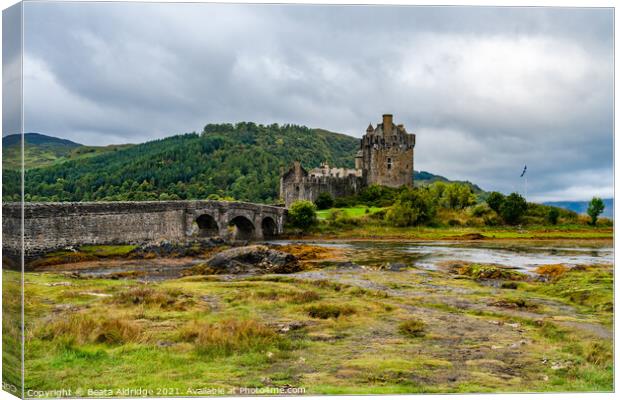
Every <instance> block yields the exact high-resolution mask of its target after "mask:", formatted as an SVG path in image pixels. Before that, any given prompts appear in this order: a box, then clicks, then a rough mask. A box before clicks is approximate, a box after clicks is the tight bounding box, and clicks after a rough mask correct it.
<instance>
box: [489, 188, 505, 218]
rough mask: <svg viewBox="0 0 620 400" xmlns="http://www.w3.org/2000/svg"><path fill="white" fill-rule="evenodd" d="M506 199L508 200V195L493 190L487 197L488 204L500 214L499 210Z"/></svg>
mask: <svg viewBox="0 0 620 400" xmlns="http://www.w3.org/2000/svg"><path fill="white" fill-rule="evenodd" d="M504 200H506V196H504V195H503V194H501V193H500V192H491V193H490V194H489V197H488V198H487V204H488V205H489V208H490V209H491V210H493V211H495V212H496V213H498V214H499V210H500V208H501V207H502V204H504Z"/></svg>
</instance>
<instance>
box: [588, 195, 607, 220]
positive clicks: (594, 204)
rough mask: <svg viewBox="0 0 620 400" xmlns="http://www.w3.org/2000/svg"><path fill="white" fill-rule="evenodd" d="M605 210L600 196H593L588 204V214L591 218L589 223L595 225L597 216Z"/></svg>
mask: <svg viewBox="0 0 620 400" xmlns="http://www.w3.org/2000/svg"><path fill="white" fill-rule="evenodd" d="M604 210H605V203H603V200H601V198H600V197H593V198H592V200H591V201H590V204H589V205H588V211H587V212H588V215H589V216H590V218H591V221H590V224H592V225H596V221H597V220H598V216H599V215H601V214H602V213H603V211H604Z"/></svg>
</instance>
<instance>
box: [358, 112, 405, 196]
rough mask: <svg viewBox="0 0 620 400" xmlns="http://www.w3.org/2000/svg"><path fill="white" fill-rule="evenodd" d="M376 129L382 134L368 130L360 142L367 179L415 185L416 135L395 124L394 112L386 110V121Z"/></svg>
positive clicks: (375, 181) (387, 183)
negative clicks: (414, 157) (414, 154)
mask: <svg viewBox="0 0 620 400" xmlns="http://www.w3.org/2000/svg"><path fill="white" fill-rule="evenodd" d="M373 132H376V133H378V134H380V135H381V136H377V135H372V134H371V133H370V132H368V130H367V131H366V135H364V136H363V137H362V140H361V145H360V151H361V153H362V162H361V165H362V175H363V177H364V180H365V183H366V184H367V185H373V184H376V185H383V186H390V187H400V186H403V185H405V186H413V148H414V147H415V135H414V134H410V133H407V131H406V130H405V127H404V125H402V124H399V125H395V124H394V122H393V119H392V114H384V115H383V121H382V123H380V124H379V125H378V126H377V129H376V130H374V131H373ZM356 160H357V157H356ZM356 164H357V163H356ZM356 166H357V165H356Z"/></svg>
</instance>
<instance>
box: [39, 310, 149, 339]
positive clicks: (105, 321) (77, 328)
mask: <svg viewBox="0 0 620 400" xmlns="http://www.w3.org/2000/svg"><path fill="white" fill-rule="evenodd" d="M39 337H40V338H41V339H44V340H54V339H58V340H60V342H61V343H68V344H87V343H105V344H110V345H120V344H125V343H132V342H134V343H137V342H141V341H142V340H144V339H145V338H146V336H145V335H144V334H143V333H142V330H141V328H140V327H139V326H138V325H137V324H136V323H135V322H133V321H129V320H126V319H121V318H118V317H106V316H101V317H99V318H97V319H95V318H94V317H92V316H90V315H88V314H86V313H84V312H79V313H71V314H69V315H64V316H61V317H59V318H57V319H56V320H54V321H52V322H51V323H50V324H48V325H46V326H44V327H43V328H42V329H41V332H40V334H39Z"/></svg>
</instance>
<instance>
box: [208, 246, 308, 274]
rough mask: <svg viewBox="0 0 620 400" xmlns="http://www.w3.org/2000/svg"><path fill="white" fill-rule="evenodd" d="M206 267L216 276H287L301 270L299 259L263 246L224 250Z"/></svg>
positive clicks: (210, 260)
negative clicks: (256, 274)
mask: <svg viewBox="0 0 620 400" xmlns="http://www.w3.org/2000/svg"><path fill="white" fill-rule="evenodd" d="M206 265H207V266H208V267H209V268H210V269H211V272H212V273H214V274H251V273H261V274H268V273H276V274H286V273H291V272H297V271H299V270H301V267H300V264H299V260H298V259H297V257H295V256H293V255H292V254H289V253H285V252H283V251H279V250H273V249H270V248H269V247H267V246H263V245H253V246H244V247H235V248H232V249H229V250H224V251H222V252H219V253H217V254H215V255H214V256H213V257H211V258H210V259H208V260H207V262H206Z"/></svg>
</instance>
